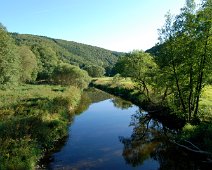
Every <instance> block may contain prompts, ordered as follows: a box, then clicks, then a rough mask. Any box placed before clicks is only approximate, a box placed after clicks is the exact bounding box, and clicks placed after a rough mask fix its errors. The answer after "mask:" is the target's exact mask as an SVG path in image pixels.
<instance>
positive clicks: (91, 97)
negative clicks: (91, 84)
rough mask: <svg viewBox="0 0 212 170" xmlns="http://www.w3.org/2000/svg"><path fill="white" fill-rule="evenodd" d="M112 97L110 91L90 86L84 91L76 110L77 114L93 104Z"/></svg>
mask: <svg viewBox="0 0 212 170" xmlns="http://www.w3.org/2000/svg"><path fill="white" fill-rule="evenodd" d="M110 98H111V95H110V94H108V93H105V92H103V91H101V90H98V89H95V88H88V89H86V90H85V91H84V92H83V94H82V97H81V101H80V104H79V105H78V107H77V109H76V110H75V114H76V115H80V114H81V113H83V112H84V111H86V110H87V109H88V108H89V106H90V105H91V104H93V103H98V102H101V101H104V100H107V99H110Z"/></svg>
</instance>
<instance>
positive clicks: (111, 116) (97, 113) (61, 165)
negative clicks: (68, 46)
mask: <svg viewBox="0 0 212 170" xmlns="http://www.w3.org/2000/svg"><path fill="white" fill-rule="evenodd" d="M68 131H69V135H68V137H67V138H66V139H65V141H64V142H63V144H62V146H60V147H59V148H58V149H57V151H55V153H53V154H51V156H50V157H49V158H48V162H47V165H46V166H45V167H46V168H47V169H73V170H81V169H82V170H84V169H86V170H87V169H88V170H89V169H92V170H93V169H94V170H95V169H101V170H102V169H103V170H104V169H105V170H110V169H111V170H113V169H114V170H119V169H120V170H127V169H144V170H156V169H173V168H174V169H181V170H182V169H190V168H192V167H193V168H194V169H195V167H196V166H195V163H193V161H189V160H187V161H185V160H184V159H185V158H184V157H182V156H179V155H180V154H181V152H180V151H179V150H177V149H176V148H174V147H172V146H169V145H168V144H167V143H166V141H164V140H165V139H164V138H163V134H164V132H165V131H166V128H165V127H164V126H163V125H162V124H161V123H159V122H157V121H155V120H153V119H151V118H150V117H149V115H148V113H147V112H145V111H143V110H142V109H141V108H139V107H138V106H136V105H133V104H132V103H130V102H128V101H125V100H122V99H120V98H117V97H114V96H112V95H109V94H107V93H104V92H102V91H99V90H95V89H92V90H88V91H87V92H86V93H85V94H84V97H83V98H82V103H81V105H80V107H79V109H78V111H77V114H76V115H75V117H74V119H73V121H72V122H71V123H70V126H69V129H68Z"/></svg>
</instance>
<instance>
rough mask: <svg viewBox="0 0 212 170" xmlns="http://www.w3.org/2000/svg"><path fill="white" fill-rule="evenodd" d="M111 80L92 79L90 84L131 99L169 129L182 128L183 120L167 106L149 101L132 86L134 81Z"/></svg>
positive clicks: (108, 78)
mask: <svg viewBox="0 0 212 170" xmlns="http://www.w3.org/2000/svg"><path fill="white" fill-rule="evenodd" d="M113 80H114V79H113V78H110V77H107V78H98V79H93V81H92V82H91V86H93V87H96V88H98V89H100V90H103V91H106V92H108V93H111V94H113V95H116V96H119V97H121V98H123V99H126V100H129V101H131V102H132V103H134V104H135V105H137V106H139V107H140V108H142V109H143V110H145V111H148V112H149V115H150V116H152V117H153V118H154V119H156V120H158V121H160V122H163V124H164V125H165V126H167V127H169V128H170V129H182V128H183V126H184V125H185V120H184V119H183V118H181V117H178V116H177V115H175V114H170V112H171V110H170V109H169V108H168V107H166V106H163V105H162V104H161V103H153V102H151V101H149V100H148V99H147V98H146V96H145V95H143V94H141V93H140V92H139V91H138V90H136V89H135V88H134V83H133V82H132V81H131V80H129V79H120V80H119V81H116V82H114V81H113Z"/></svg>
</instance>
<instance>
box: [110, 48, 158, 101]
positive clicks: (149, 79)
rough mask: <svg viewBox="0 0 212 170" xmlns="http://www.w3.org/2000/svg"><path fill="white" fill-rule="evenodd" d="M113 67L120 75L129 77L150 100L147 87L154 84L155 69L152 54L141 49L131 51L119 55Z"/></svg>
mask: <svg viewBox="0 0 212 170" xmlns="http://www.w3.org/2000/svg"><path fill="white" fill-rule="evenodd" d="M114 69H115V71H116V72H117V73H120V74H121V76H123V77H130V78H131V79H132V80H133V81H134V82H136V87H137V88H138V90H139V91H140V92H141V93H142V94H145V95H146V97H147V99H148V100H150V96H149V88H152V87H153V86H154V79H155V78H156V70H157V65H156V63H155V62H154V59H153V58H152V56H150V55H149V54H148V53H145V52H143V51H133V52H131V53H129V54H126V55H125V56H124V57H121V58H120V59H119V60H118V62H117V63H116V65H115V68H114Z"/></svg>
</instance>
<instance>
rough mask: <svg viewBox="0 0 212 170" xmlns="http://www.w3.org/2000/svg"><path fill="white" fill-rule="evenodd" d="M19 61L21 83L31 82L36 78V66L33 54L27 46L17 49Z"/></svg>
mask: <svg viewBox="0 0 212 170" xmlns="http://www.w3.org/2000/svg"><path fill="white" fill-rule="evenodd" d="M18 52H19V55H20V61H21V64H20V66H21V77H20V78H21V81H22V82H32V81H35V80H36V78H37V72H38V65H37V59H36V56H35V55H34V53H33V52H32V51H31V50H30V49H29V48H28V47H27V46H20V47H19V48H18Z"/></svg>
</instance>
